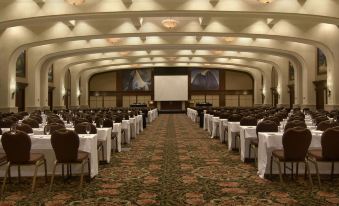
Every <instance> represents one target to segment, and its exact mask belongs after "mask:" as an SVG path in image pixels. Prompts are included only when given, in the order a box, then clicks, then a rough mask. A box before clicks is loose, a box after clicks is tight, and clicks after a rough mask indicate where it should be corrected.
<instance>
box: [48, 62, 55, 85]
mask: <svg viewBox="0 0 339 206" xmlns="http://www.w3.org/2000/svg"><path fill="white" fill-rule="evenodd" d="M53 70H54V66H53V64H52V65H51V66H50V67H49V69H48V82H53V75H54V74H53V73H54V71H53Z"/></svg>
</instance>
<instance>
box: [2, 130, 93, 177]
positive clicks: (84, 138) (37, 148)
mask: <svg viewBox="0 0 339 206" xmlns="http://www.w3.org/2000/svg"><path fill="white" fill-rule="evenodd" d="M30 137H31V142H32V147H31V152H38V153H43V154H44V155H45V158H46V160H47V172H48V174H52V170H53V164H54V160H55V154H54V151H53V148H52V145H51V135H30ZM79 137H80V145H79V150H81V151H84V152H88V153H90V161H91V177H94V176H96V175H97V174H98V149H97V141H98V140H97V135H96V134H84V135H83V134H82V135H79ZM0 139H1V136H0ZM0 151H1V152H4V151H3V148H2V144H0ZM80 170H81V165H80V164H74V165H72V173H73V174H77V173H80ZM87 170H88V169H87V164H86V167H85V170H84V171H85V172H86V171H87ZM33 172H34V166H25V167H22V169H21V174H22V176H32V174H33ZM56 174H61V166H58V167H57V170H56ZM0 175H1V176H4V175H5V167H0ZM11 175H12V176H16V175H17V168H16V167H12V168H11ZM38 175H39V176H42V175H44V169H43V166H42V167H40V168H39V172H38Z"/></svg>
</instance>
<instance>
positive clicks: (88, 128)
mask: <svg viewBox="0 0 339 206" xmlns="http://www.w3.org/2000/svg"><path fill="white" fill-rule="evenodd" d="M90 132H91V124H89V123H88V124H87V126H86V133H87V134H89V133H90Z"/></svg>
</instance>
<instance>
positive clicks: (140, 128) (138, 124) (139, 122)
mask: <svg viewBox="0 0 339 206" xmlns="http://www.w3.org/2000/svg"><path fill="white" fill-rule="evenodd" d="M136 121H137V122H136V128H137V134H140V133H141V132H142V131H143V129H144V128H143V125H142V124H143V123H142V115H138V116H137V117H136Z"/></svg>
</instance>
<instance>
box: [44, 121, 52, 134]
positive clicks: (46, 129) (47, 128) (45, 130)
mask: <svg viewBox="0 0 339 206" xmlns="http://www.w3.org/2000/svg"><path fill="white" fill-rule="evenodd" d="M44 133H45V134H46V135H49V134H50V133H51V126H50V125H48V124H47V125H46V126H45V128H44Z"/></svg>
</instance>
